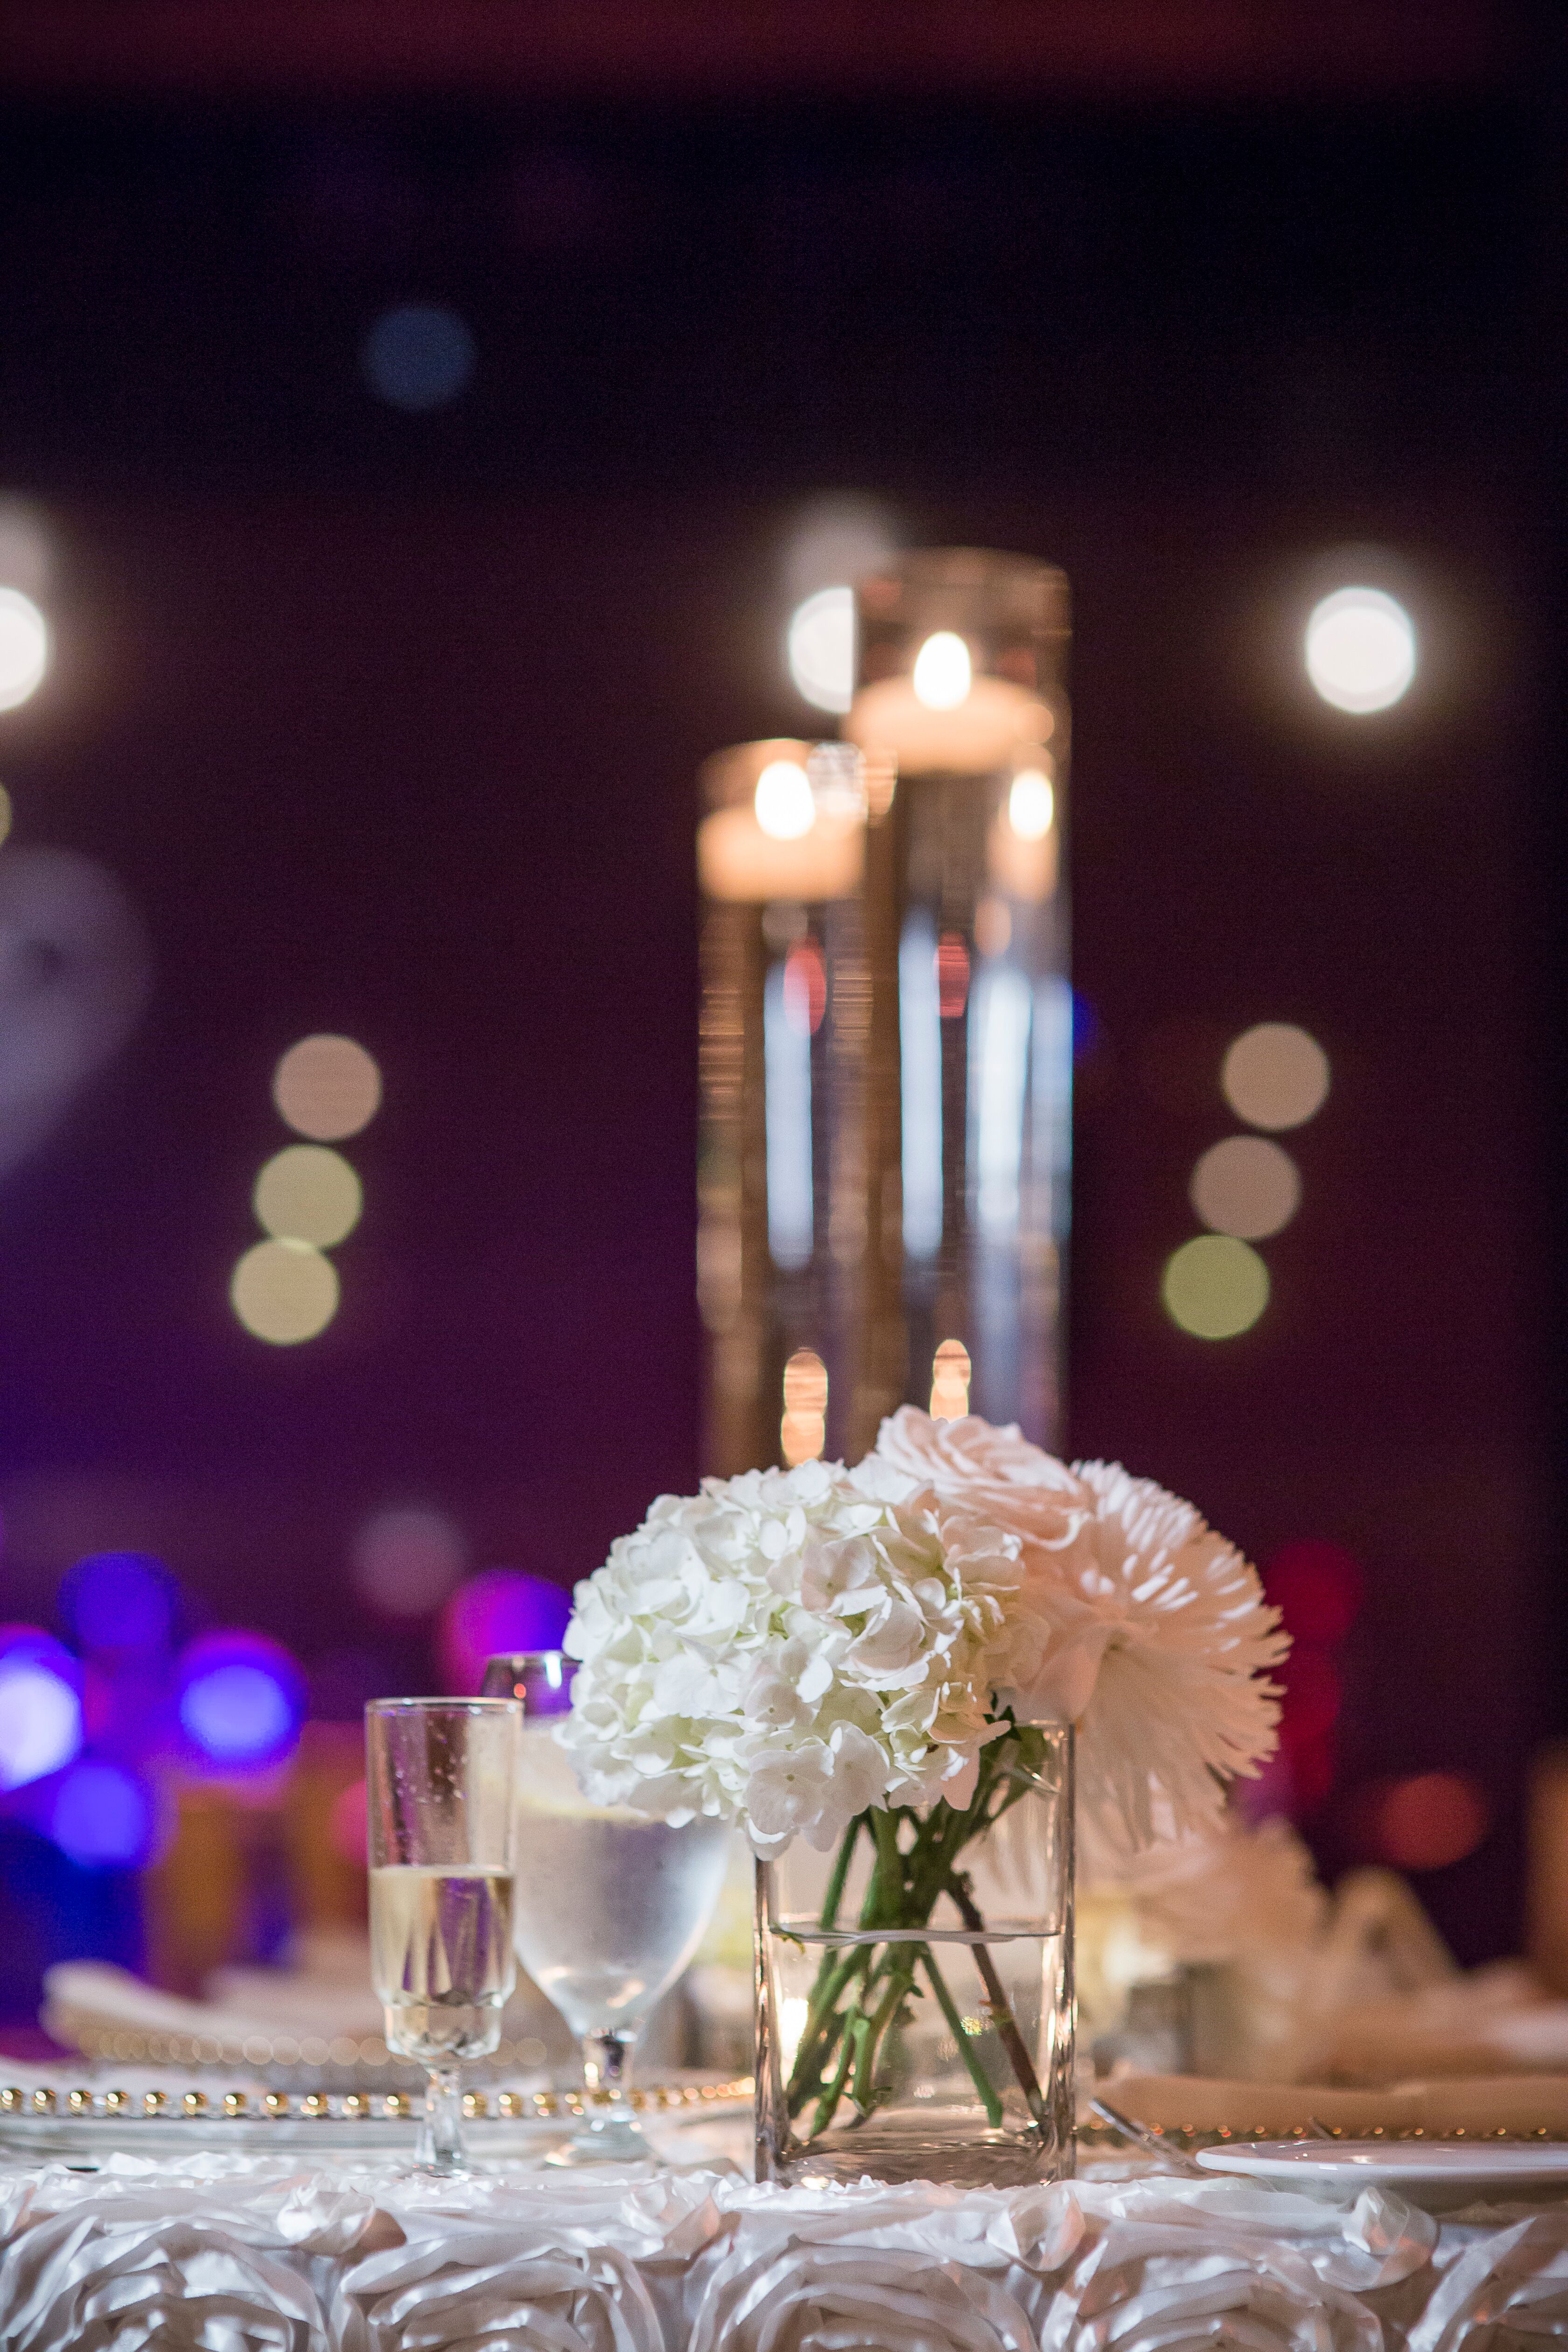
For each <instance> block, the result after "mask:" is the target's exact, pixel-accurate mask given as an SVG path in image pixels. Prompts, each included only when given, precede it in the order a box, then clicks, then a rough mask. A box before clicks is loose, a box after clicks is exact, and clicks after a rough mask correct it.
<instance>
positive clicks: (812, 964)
mask: <svg viewBox="0 0 1568 2352" xmlns="http://www.w3.org/2000/svg"><path fill="white" fill-rule="evenodd" d="M784 1011H785V1013H787V1014H788V1016H789V1019H790V1022H791V1024H792V1025H793V1026H794V1027H795V1029H797V1030H799V1031H801V1032H802V1033H803V1034H805V1036H807V1037H815V1036H816V1033H817V1031H818V1030H819V1029H820V1028H821V1026H822V1023H823V1016H824V1014H825V1013H826V1011H827V968H826V965H825V964H824V962H823V961H822V950H821V949H820V948H819V947H818V946H817V944H816V940H812V939H805V940H797V941H796V942H795V946H794V947H793V948H791V950H790V951H789V953H788V955H787V956H785V958H784Z"/></svg>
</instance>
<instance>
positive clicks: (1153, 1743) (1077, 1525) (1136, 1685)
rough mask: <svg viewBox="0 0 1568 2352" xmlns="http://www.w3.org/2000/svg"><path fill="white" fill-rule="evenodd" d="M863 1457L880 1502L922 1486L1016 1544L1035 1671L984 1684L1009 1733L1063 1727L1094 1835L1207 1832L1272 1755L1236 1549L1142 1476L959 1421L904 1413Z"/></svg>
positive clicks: (1269, 1617)
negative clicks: (1232, 1783)
mask: <svg viewBox="0 0 1568 2352" xmlns="http://www.w3.org/2000/svg"><path fill="white" fill-rule="evenodd" d="M875 1460H876V1461H877V1463H878V1464H879V1465H880V1473H879V1475H881V1476H882V1477H883V1478H884V1479H885V1480H886V1481H888V1482H889V1485H890V1486H891V1490H892V1491H894V1492H900V1491H901V1490H902V1486H903V1484H906V1483H909V1484H912V1482H913V1480H914V1479H915V1478H916V1477H917V1476H919V1477H921V1478H923V1480H924V1481H925V1483H926V1484H927V1485H928V1486H930V1487H931V1489H932V1490H933V1491H934V1493H935V1494H936V1496H938V1497H939V1498H940V1499H941V1500H942V1501H943V1502H946V1503H948V1504H949V1505H951V1506H952V1507H953V1508H954V1509H966V1510H969V1511H972V1512H974V1513H976V1514H979V1515H981V1516H983V1517H984V1518H985V1519H987V1520H988V1521H991V1522H994V1524H996V1525H999V1526H1001V1527H1004V1528H1008V1529H1010V1530H1012V1532H1014V1533H1015V1534H1016V1535H1017V1537H1018V1538H1019V1539H1020V1542H1021V1545H1022V1559H1023V1566H1024V1582H1023V1587H1022V1593H1021V1602H1022V1605H1021V1608H1020V1611H1019V1622H1020V1623H1024V1624H1026V1625H1027V1626H1028V1627H1029V1628H1031V1629H1034V1630H1037V1629H1039V1628H1041V1627H1048V1628H1049V1633H1048V1637H1047V1639H1046V1641H1045V1643H1044V1645H1043V1647H1042V1649H1041V1651H1040V1653H1039V1654H1038V1657H1037V1661H1036V1663H1035V1664H1033V1665H1032V1666H1031V1665H1030V1664H1028V1663H1027V1662H1026V1661H1024V1662H1021V1663H1019V1664H1018V1666H1017V1671H1016V1672H1011V1673H999V1674H998V1675H997V1681H998V1685H1000V1695H1001V1696H1002V1698H1003V1699H1004V1700H1005V1702H1006V1703H1008V1704H1010V1705H1012V1706H1014V1707H1015V1708H1016V1713H1017V1716H1018V1719H1019V1720H1020V1721H1021V1722H1034V1723H1044V1722H1058V1723H1074V1724H1076V1725H1077V1726H1078V1730H1079V1801H1080V1803H1081V1805H1082V1806H1083V1808H1084V1811H1085V1812H1086V1814H1087V1815H1088V1816H1089V1819H1090V1821H1091V1822H1093V1823H1094V1824H1095V1826H1096V1827H1097V1828H1098V1829H1099V1830H1100V1832H1101V1833H1102V1834H1103V1835H1104V1836H1105V1837H1107V1838H1109V1839H1110V1840H1111V1841H1112V1842H1113V1843H1117V1844H1119V1845H1121V1847H1122V1848H1123V1849H1125V1848H1126V1846H1127V1845H1128V1844H1130V1843H1131V1844H1132V1845H1145V1844H1147V1843H1150V1842H1151V1840H1152V1838H1153V1837H1154V1836H1155V1835H1156V1833H1157V1832H1160V1831H1162V1830H1163V1832H1164V1833H1165V1834H1169V1833H1170V1832H1173V1831H1174V1832H1181V1831H1184V1830H1201V1829H1203V1828H1205V1827H1206V1826H1209V1825H1212V1824H1213V1823H1214V1822H1215V1820H1216V1819H1217V1816H1218V1812H1219V1809H1220V1807H1221V1804H1222V1803H1223V1799H1224V1788H1225V1783H1226V1780H1230V1779H1232V1778H1234V1777H1236V1776H1237V1775H1238V1774H1250V1773H1253V1772H1256V1770H1257V1769H1258V1763H1259V1761H1260V1760H1261V1759H1262V1758H1263V1757H1265V1756H1267V1755H1268V1754H1269V1753H1270V1751H1271V1750H1272V1748H1273V1746H1274V1740H1275V1724H1276V1722H1277V1719H1278V1717H1279V1706H1278V1703H1277V1702H1278V1696H1279V1695H1278V1693H1277V1691H1276V1690H1275V1688H1274V1686H1273V1685H1272V1684H1270V1683H1269V1682H1268V1681H1267V1680H1266V1679H1265V1676H1266V1675H1267V1673H1268V1669H1269V1668H1270V1667H1271V1666H1274V1665H1276V1664H1279V1660H1280V1659H1281V1658H1282V1657H1283V1656H1284V1654H1285V1652H1286V1650H1287V1649H1288V1647H1289V1643H1288V1640H1287V1637H1286V1636H1285V1634H1284V1633H1281V1632H1280V1630H1279V1613H1278V1612H1277V1611H1275V1610H1273V1609H1270V1608H1269V1607H1268V1604H1267V1603H1266V1602H1265V1601H1264V1599H1263V1592H1262V1587H1261V1586H1260V1584H1259V1583H1258V1573H1257V1570H1255V1569H1254V1568H1253V1567H1252V1566H1251V1565H1250V1563H1249V1562H1248V1561H1247V1560H1246V1559H1243V1557H1242V1555H1241V1553H1240V1552H1238V1551H1237V1549H1236V1547H1235V1546H1234V1545H1233V1544H1229V1543H1227V1542H1226V1540H1225V1538H1224V1537H1223V1536H1218V1535H1215V1533H1214V1531H1213V1529H1212V1528H1209V1527H1207V1526H1206V1525H1205V1522H1204V1520H1203V1519H1202V1518H1201V1517H1199V1515H1198V1513H1197V1512H1196V1511H1195V1510H1194V1508H1193V1507H1192V1505H1191V1504H1190V1503H1184V1502H1182V1501H1181V1500H1180V1499H1179V1497H1178V1496H1174V1495H1170V1494H1167V1493H1166V1491H1165V1489H1164V1488H1163V1486H1155V1485H1154V1483H1153V1481H1152V1479H1147V1478H1133V1477H1131V1476H1130V1475H1128V1473H1127V1472H1126V1471H1125V1470H1123V1469H1122V1468H1121V1466H1120V1465H1118V1464H1116V1463H1104V1462H1079V1463H1075V1464H1074V1465H1073V1466H1072V1468H1071V1469H1068V1466H1067V1465H1066V1464H1064V1463H1061V1462H1058V1461H1057V1460H1056V1459H1055V1458H1054V1457H1053V1456H1052V1455H1050V1454H1046V1453H1044V1452H1043V1451H1042V1450H1041V1449H1040V1447H1038V1446H1037V1445H1031V1444H1029V1442H1028V1441H1027V1439H1026V1438H1024V1437H1021V1436H1020V1435H1019V1433H1018V1432H1017V1430H1016V1429H1015V1428H1008V1429H993V1428H992V1427H991V1425H990V1424H989V1423H986V1422H984V1421H980V1420H977V1419H975V1418H974V1417H973V1416H970V1417H968V1418H966V1419H964V1420H962V1421H952V1422H933V1421H932V1420H931V1418H930V1416H929V1415H928V1414H926V1413H923V1412H917V1411H916V1410H915V1408H914V1407H912V1406H909V1405H906V1406H905V1407H904V1408H903V1409H902V1411H900V1412H897V1413H895V1414H894V1415H893V1416H892V1417H891V1419H890V1420H889V1421H885V1422H884V1423H883V1424H882V1428H881V1433H880V1434H879V1438H878V1441H877V1452H876V1456H875ZM857 1475H861V1474H857Z"/></svg>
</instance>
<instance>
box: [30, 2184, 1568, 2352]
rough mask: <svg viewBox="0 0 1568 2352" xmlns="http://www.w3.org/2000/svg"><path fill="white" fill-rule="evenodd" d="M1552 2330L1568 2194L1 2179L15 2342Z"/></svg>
mask: <svg viewBox="0 0 1568 2352" xmlns="http://www.w3.org/2000/svg"><path fill="white" fill-rule="evenodd" d="M1564 2335H1568V2204H1563V2205H1553V2206H1549V2207H1534V2208H1528V2209H1527V2208H1511V2209H1496V2210H1490V2211H1488V2212H1484V2213H1482V2212H1471V2213H1469V2214H1466V2215H1459V2216H1444V2217H1442V2219H1441V2221H1436V2220H1434V2219H1433V2218H1431V2217H1430V2216H1428V2215H1426V2214H1424V2213H1419V2212H1415V2211H1413V2210H1411V2208H1410V2207H1409V2206H1407V2205H1405V2204H1404V2203H1403V2202H1402V2201H1401V2200H1398V2199H1395V2198H1392V2197H1388V2196H1385V2195H1383V2194H1380V2193H1379V2192H1377V2191H1376V2190H1369V2191H1367V2192H1366V2193H1365V2194H1363V2196H1362V2198H1361V2199H1360V2200H1359V2202H1357V2203H1356V2204H1355V2205H1353V2206H1331V2205H1327V2204H1320V2203H1316V2202H1314V2201H1312V2200H1309V2199H1307V2198H1305V2197H1299V2196H1294V2195H1286V2194H1279V2193H1275V2192H1272V2191H1269V2190H1266V2189H1255V2188H1253V2187H1251V2186H1249V2185H1247V2184H1246V2183H1243V2182H1240V2181H1225V2180H1215V2181H1212V2182H1210V2181H1204V2182H1197V2181H1188V2180H1185V2179H1173V2178H1172V2177H1170V2176H1166V2175H1147V2176H1145V2177H1143V2178H1142V2179H1131V2180H1124V2181H1106V2180H1098V2181H1097V2180H1087V2181H1079V2182H1074V2183H1072V2184H1070V2185H1068V2186H1065V2187H1060V2188H1049V2189H1016V2190H982V2191H973V2190H971V2191H968V2192H966V2193H965V2192H959V2191H956V2190H945V2189H934V2188H927V2187H914V2188H900V2189H887V2188H880V2187H877V2186H874V2185H870V2184H867V2185H864V2186H862V2187H859V2188H855V2189H821V2190H815V2189H788V2190H781V2189H759V2188H753V2187H752V2186H751V2185H750V2184H749V2183H745V2182H742V2181H740V2180H737V2179H731V2178H725V2177H723V2176H721V2175H719V2174H716V2173H694V2174H673V2173H663V2174H657V2175H655V2174H651V2173H650V2174H648V2175H647V2176H645V2177H639V2178H637V2179H626V2177H624V2176H618V2175H616V2174H612V2173H607V2172H606V2173H599V2172H595V2173H586V2172H584V2173H578V2174H575V2175H570V2176H565V2177H542V2176H541V2175H540V2174H539V2173H537V2172H530V2171H527V2170H525V2169H523V2168H521V2167H516V2168H504V2169H499V2170H498V2171H496V2172H495V2173H493V2174H490V2175H488V2176H486V2177H483V2178H476V2179H469V2180H465V2181H462V2182H459V2183H457V2184H453V2185H446V2184H439V2183H436V2182H432V2181H427V2180H422V2179H417V2178H416V2179H410V2178H407V2177H405V2176H403V2175H400V2174H399V2173H398V2172H397V2171H395V2169H393V2168H389V2167H370V2166H363V2167H362V2166H351V2165H348V2164H345V2165H343V2166H342V2167H341V2168H339V2167H332V2168H328V2167H326V2166H324V2165H319V2166H317V2167H314V2168H310V2169H308V2170H307V2169H300V2168H291V2167H290V2166H289V2163H288V2162H286V2161H280V2160H279V2159H278V2158H247V2157H241V2156H235V2155H205V2156H204V2155H191V2156H186V2157H181V2158H173V2159H168V2160H164V2161H158V2160H156V2159H153V2158H146V2157H137V2156H127V2155H116V2156H113V2157H110V2158H108V2159H107V2160H106V2161H105V2163H104V2165H103V2167H102V2168H101V2169H100V2171H98V2172H97V2173H81V2172H73V2171H70V2170H68V2169H67V2168H65V2167H64V2166H61V2165H47V2166H42V2167H39V2168H36V2169H33V2170H30V2171H22V2170H11V2171H6V2172H4V2173H0V2345H3V2346H4V2347H5V2352H67V2347H70V2352H109V2347H113V2352H851V2347H878V2352H1035V2348H1036V2347H1038V2352H1101V2347H1104V2352H1112V2347H1114V2352H1179V2347H1185V2346H1189V2345H1191V2346H1196V2345H1213V2344H1223V2345H1226V2346H1235V2347H1244V2352H1380V2347H1382V2346H1384V2344H1386V2345H1388V2346H1390V2347H1406V2346H1407V2347H1410V2352H1457V2347H1459V2346H1461V2345H1463V2346H1468V2347H1472V2352H1501V2347H1517V2346H1531V2347H1539V2345H1540V2343H1541V2340H1542V2338H1546V2337H1552V2336H1564Z"/></svg>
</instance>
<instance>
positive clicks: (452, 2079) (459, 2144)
mask: <svg viewBox="0 0 1568 2352" xmlns="http://www.w3.org/2000/svg"><path fill="white" fill-rule="evenodd" d="M427 2072H428V2074H429V2080H428V2082H427V2083H426V2086H425V2120H424V2122H423V2123H422V2124H421V2125H420V2126H419V2141H418V2147H417V2151H416V2158H417V2162H418V2165H419V2168H420V2170H421V2171H423V2172H438V2173H443V2174H450V2173H456V2172H466V2171H467V2170H468V2158H467V2156H466V2155H465V2153H464V2150H463V2120H462V2118H463V2109H462V2103H461V2100H460V2098H459V2096H458V2070H457V2068H456V2067H455V2066H432V2067H430V2068H429V2069H428V2070H427Z"/></svg>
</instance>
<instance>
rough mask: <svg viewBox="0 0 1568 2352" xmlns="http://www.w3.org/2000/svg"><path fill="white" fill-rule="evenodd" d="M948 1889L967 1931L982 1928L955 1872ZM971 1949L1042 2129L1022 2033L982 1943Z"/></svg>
mask: <svg viewBox="0 0 1568 2352" xmlns="http://www.w3.org/2000/svg"><path fill="white" fill-rule="evenodd" d="M949 1892H950V1893H951V1894H952V1899H953V1901H954V1902H955V1903H956V1904H957V1906H958V1907H959V1910H960V1911H961V1912H962V1913H963V1924H964V1926H965V1927H968V1928H970V1929H971V1930H973V1929H975V1928H982V1929H983V1928H984V1925H985V1922H984V1919H983V1918H982V1917H981V1916H980V1913H979V1911H978V1909H977V1908H976V1906H975V1902H974V1897H973V1895H971V1893H970V1891H969V1886H968V1882H967V1881H966V1880H964V1879H963V1878H960V1877H959V1876H958V1875H957V1874H956V1873H955V1874H953V1876H952V1879H951V1881H950V1883H949ZM973 1950H974V1965H975V1967H976V1968H977V1969H979V1971H980V1980H981V1982H982V1984H983V1985H984V1987H985V1998H986V2000H987V2002H988V2003H989V2005H990V2010H991V2022H992V2024H993V2025H994V2027H995V2028H996V2032H997V2037H998V2039H999V2040H1000V2042H1001V2044H1002V2047H1003V2049H1004V2050H1005V2052H1006V2053H1007V2055H1008V2057H1009V2059H1010V2060H1011V2061H1012V2064H1013V2072H1014V2074H1016V2076H1017V2077H1018V2086H1019V2088H1020V2089H1021V2090H1022V2092H1023V2094H1024V2096H1025V2098H1026V2101H1027V2102H1028V2108H1029V2113H1030V2114H1031V2115H1032V2116H1034V2118H1035V2121H1036V2123H1037V2124H1038V2126H1040V2129H1041V2130H1042V2131H1044V2129H1045V2128H1046V2126H1047V2122H1048V2121H1049V2118H1048V2116H1047V2114H1046V2102H1045V2098H1044V2095H1042V2093H1041V2090H1040V2078H1039V2076H1038V2075H1037V2074H1036V2072H1035V2064H1034V2061H1033V2059H1032V2058H1031V2057H1030V2055H1029V2053H1028V2048H1027V2045H1026V2042H1025V2040H1024V2037H1023V2035H1022V2034H1021V2033H1020V2032H1019V2031H1018V2021H1017V2019H1016V2017H1015V2016H1014V2014H1013V2005H1012V2003H1011V2001H1010V2000H1008V1998H1007V1993H1006V1989H1005V1986H1004V1985H1003V1982H1002V1979H1001V1978H1000V1977H999V1976H998V1975H997V1973H996V1964H995V1962H994V1960H993V1958H991V1954H990V1952H989V1950H988V1949H987V1948H986V1947H985V1945H984V1944H976V1945H975V1946H974V1947H973Z"/></svg>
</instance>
